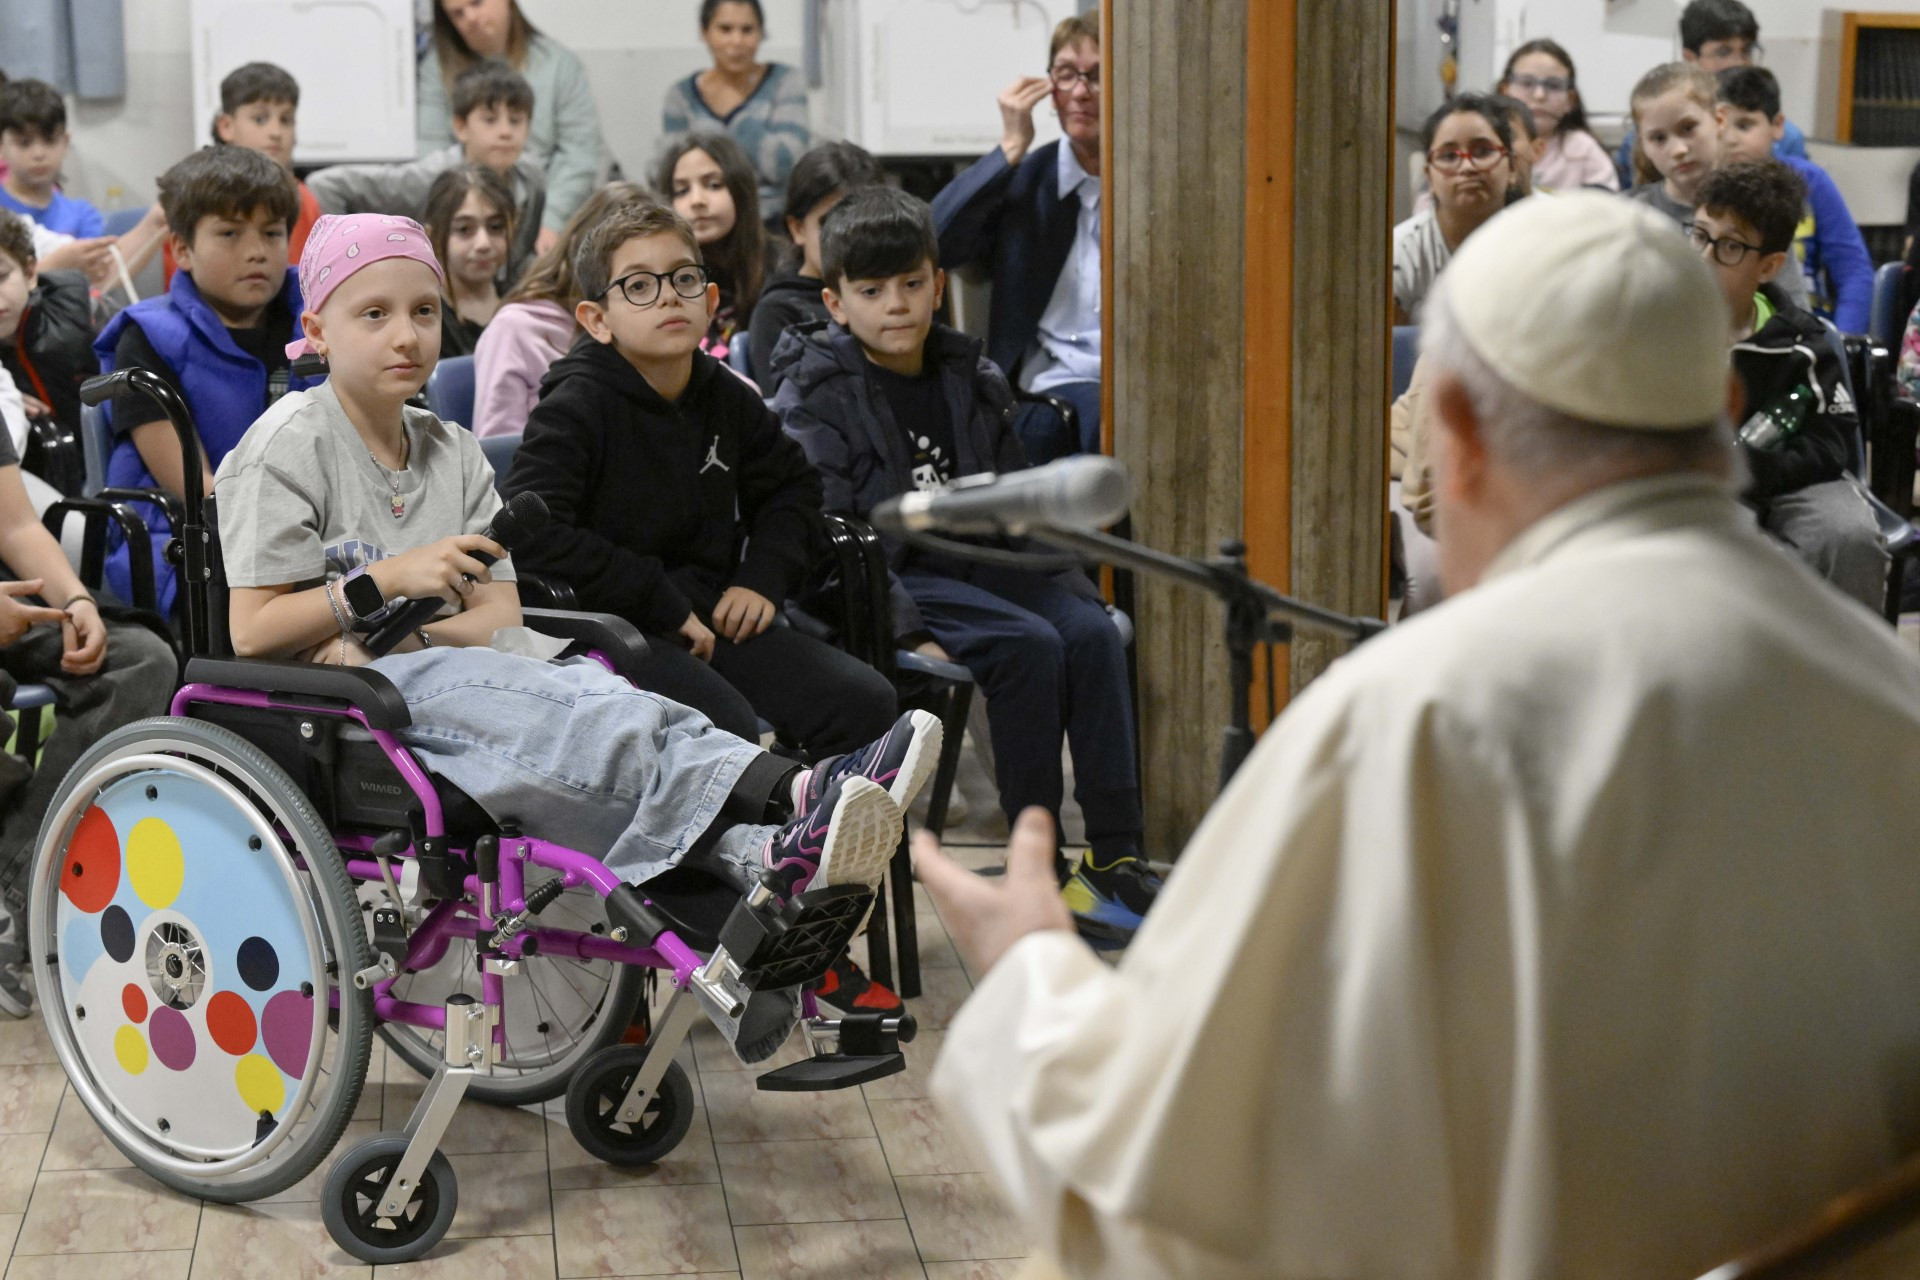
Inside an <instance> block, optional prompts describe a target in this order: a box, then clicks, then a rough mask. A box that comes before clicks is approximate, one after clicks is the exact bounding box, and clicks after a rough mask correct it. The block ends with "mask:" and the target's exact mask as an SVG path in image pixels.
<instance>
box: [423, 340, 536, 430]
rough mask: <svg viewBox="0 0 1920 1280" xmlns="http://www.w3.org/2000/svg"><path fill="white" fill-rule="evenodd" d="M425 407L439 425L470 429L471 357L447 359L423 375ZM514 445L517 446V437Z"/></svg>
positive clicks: (471, 408) (471, 422)
mask: <svg viewBox="0 0 1920 1280" xmlns="http://www.w3.org/2000/svg"><path fill="white" fill-rule="evenodd" d="M427 407H428V408H429V409H431V410H433V416H434V417H436V418H438V419H440V421H442V422H451V423H456V424H458V425H459V426H463V427H465V428H467V429H468V430H469V431H471V430H472V429H473V357H472V356H448V357H447V358H446V359H445V360H442V361H441V362H440V363H439V364H437V365H435V366H434V368H433V372H432V373H430V374H428V375H427ZM513 439H514V443H516V444H518V443H519V441H520V437H519V436H515V437H514V438H513Z"/></svg>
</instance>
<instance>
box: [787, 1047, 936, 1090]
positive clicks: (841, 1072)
mask: <svg viewBox="0 0 1920 1280" xmlns="http://www.w3.org/2000/svg"><path fill="white" fill-rule="evenodd" d="M906 1069H907V1060H906V1058H905V1057H903V1056H902V1055H901V1054H899V1053H898V1052H895V1053H873V1054H845V1053H828V1054H822V1055H821V1056H819V1057H817V1058H802V1059H801V1060H800V1061H798V1062H795V1063H791V1064H789V1065H787V1066H784V1067H781V1068H779V1069H778V1070H774V1071H769V1072H767V1073H766V1074H765V1075H763V1076H761V1077H760V1078H759V1079H758V1080H756V1081H754V1086H755V1087H756V1088H759V1089H764V1090H767V1091H769V1092H772V1093H824V1092H826V1091H827V1090H829V1089H851V1088H853V1087H854V1086H855V1085H862V1084H866V1083H867V1082H868V1081H870V1080H879V1079H882V1078H884V1077H886V1076H891V1075H897V1074H899V1073H900V1072H902V1071H905V1070H906Z"/></svg>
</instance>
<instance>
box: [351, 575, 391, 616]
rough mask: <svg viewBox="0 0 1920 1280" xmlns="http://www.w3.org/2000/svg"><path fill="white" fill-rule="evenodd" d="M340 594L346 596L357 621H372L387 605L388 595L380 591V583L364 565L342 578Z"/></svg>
mask: <svg viewBox="0 0 1920 1280" xmlns="http://www.w3.org/2000/svg"><path fill="white" fill-rule="evenodd" d="M340 594H341V595H343V596H345V597H346V600H347V608H348V609H350V610H352V611H353V620H354V621H355V622H361V623H367V622H372V621H373V620H374V619H375V618H378V617H379V616H380V613H381V611H382V610H383V609H385V608H386V607H387V598H386V596H384V595H382V594H381V593H380V584H379V583H377V582H375V581H374V580H373V575H372V574H370V573H368V572H367V569H366V566H365V565H362V566H360V567H359V568H358V569H355V570H354V571H353V572H352V573H349V574H348V575H347V576H346V577H345V578H343V579H341V585H340Z"/></svg>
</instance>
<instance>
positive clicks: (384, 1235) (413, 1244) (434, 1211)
mask: <svg viewBox="0 0 1920 1280" xmlns="http://www.w3.org/2000/svg"><path fill="white" fill-rule="evenodd" d="M406 1150H407V1135H406V1134H404V1133H377V1134H375V1135H374V1136H373V1137H371V1138H368V1139H367V1140H366V1141H365V1142H362V1143H359V1144H357V1145H355V1146H354V1147H353V1149H352V1150H350V1151H348V1152H347V1153H346V1154H344V1155H342V1156H341V1157H340V1159H339V1160H338V1161H336V1162H335V1163H334V1166H333V1168H332V1169H331V1170H329V1171H328V1173H327V1185H326V1189H325V1190H324V1191H323V1192H321V1196H320V1219H321V1221H323V1222H325V1223H326V1224H327V1234H328V1235H330V1236H332V1237H333V1242H334V1243H335V1244H337V1245H339V1246H340V1247H341V1248H342V1249H345V1250H346V1251H347V1252H348V1253H350V1254H352V1255H353V1256H354V1257H356V1258H358V1259H360V1261H362V1262H371V1263H374V1264H375V1265H383V1264H391V1263H396V1262H412V1261H413V1260H414V1259H415V1258H420V1257H424V1256H425V1255H426V1253H427V1251H428V1250H430V1249H432V1248H433V1246H435V1245H436V1244H439V1243H440V1239H441V1237H443V1236H445V1235H446V1234H447V1228H448V1227H451V1226H452V1225H453V1214H454V1211H455V1210H456V1209H458V1208H459V1207H460V1188H459V1184H458V1183H456V1182H455V1181H454V1176H453V1165H452V1163H451V1162H449V1161H448V1159H447V1158H446V1156H444V1155H442V1154H441V1153H440V1152H438V1151H436V1152H434V1153H433V1156H432V1158H431V1159H429V1160H428V1161H427V1167H426V1169H424V1170H423V1171H422V1172H421V1174H420V1181H418V1182H417V1183H415V1184H414V1186H413V1188H412V1190H411V1191H410V1192H409V1194H408V1196H407V1204H406V1208H405V1209H403V1210H402V1211H401V1212H400V1213H398V1214H396V1215H395V1216H394V1217H391V1218H383V1217H381V1216H380V1212H379V1210H380V1201H381V1199H382V1198H383V1197H384V1196H385V1195H386V1193H387V1184H388V1183H389V1182H391V1181H392V1180H393V1175H394V1171H395V1170H396V1169H398V1168H399V1166H400V1157H401V1156H402V1155H404V1154H405V1153H406Z"/></svg>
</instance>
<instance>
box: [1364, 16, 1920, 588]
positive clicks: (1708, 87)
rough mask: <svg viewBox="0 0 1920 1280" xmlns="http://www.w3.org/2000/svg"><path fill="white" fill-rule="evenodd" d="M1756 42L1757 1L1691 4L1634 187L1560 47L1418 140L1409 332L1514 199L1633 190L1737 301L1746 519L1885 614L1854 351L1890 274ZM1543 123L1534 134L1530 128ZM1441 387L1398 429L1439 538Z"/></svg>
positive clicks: (1426, 525) (1398, 457) (1646, 102)
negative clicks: (1849, 356) (1435, 426)
mask: <svg viewBox="0 0 1920 1280" xmlns="http://www.w3.org/2000/svg"><path fill="white" fill-rule="evenodd" d="M1759 40H1760V30H1759V24H1758V22H1757V21H1756V20H1755V18H1754V16H1753V13H1752V11H1751V10H1749V9H1748V8H1747V6H1746V5H1745V4H1743V3H1741V2H1740V0H1691V2H1690V3H1688V4H1687V5H1686V6H1685V9H1684V10H1683V12H1682V14H1681V18H1680V42H1681V47H1682V60H1681V61H1679V62H1674V63H1668V64H1665V65H1662V66H1658V67H1655V68H1653V69H1652V70H1650V71H1648V72H1647V73H1646V74H1645V75H1644V76H1642V77H1641V78H1640V80H1639V82H1638V83H1637V84H1636V85H1635V86H1634V88H1633V92H1632V96H1631V101H1630V107H1631V115H1632V130H1631V131H1630V133H1629V135H1628V138H1627V145H1626V146H1625V147H1623V149H1622V152H1621V156H1622V166H1623V169H1624V171H1625V172H1624V173H1620V174H1616V173H1615V171H1614V166H1613V164H1612V163H1611V162H1610V161H1609V158H1608V157H1607V155H1606V152H1605V149H1604V148H1603V147H1601V145H1600V144H1599V143H1598V142H1597V141H1596V140H1595V139H1594V138H1593V136H1592V134H1591V132H1590V131H1589V130H1588V129H1587V125H1586V118H1585V113H1584V110H1583V108H1582V106H1581V102H1580V92H1579V89H1578V87H1577V78H1576V74H1575V70H1574V64H1573V57H1572V55H1571V54H1569V53H1568V52H1567V50H1566V49H1564V48H1563V47H1561V46H1560V45H1559V44H1557V43H1555V42H1554V41H1552V40H1534V41H1531V42H1529V43H1528V44H1525V45H1522V46H1521V47H1520V48H1519V49H1517V50H1515V51H1514V53H1513V55H1512V57H1511V58H1509V60H1508V62H1507V66H1506V70H1505V72H1504V73H1503V75H1502V77H1501V80H1500V83H1499V86H1498V89H1499V92H1498V93H1495V94H1482V93H1463V94H1460V95H1458V96H1457V97H1455V98H1453V99H1451V100H1450V101H1449V102H1447V103H1446V104H1444V105H1443V106H1441V107H1440V108H1438V109H1437V110H1436V111H1435V112H1434V113H1433V115H1432V116H1431V117H1430V118H1429V119H1428V121H1427V122H1426V127H1425V129H1424V131H1423V134H1422V138H1421V142H1422V147H1423V150H1424V151H1425V157H1426V175H1427V182H1428V187H1429V191H1430V193H1431V196H1432V202H1431V206H1430V207H1423V208H1422V209H1420V210H1419V211H1418V212H1416V213H1415V215H1414V216H1413V217H1412V218H1410V219H1409V220H1407V221H1406V222H1403V223H1402V224H1400V226H1399V227H1397V228H1395V232H1394V246H1393V249H1394V255H1393V257H1394V262H1393V281H1394V300H1395V310H1396V312H1397V315H1396V321H1397V322H1398V323H1401V324H1417V323H1418V321H1419V317H1420V309H1421V306H1422V304H1423V303H1424V301H1425V299H1426V296H1427V292H1428V290H1429V289H1430V287H1431V286H1432V284H1433V281H1434V280H1435V278H1437V276H1438V275H1439V273H1440V271H1441V270H1442V269H1443V268H1444V267H1445V266H1446V264H1447V262H1448V261H1449V260H1450V259H1451V258H1452V256H1453V254H1454V253H1455V252H1456V251H1457V250H1458V249H1459V247H1460V245H1461V243H1462V242H1464V241H1465V240H1466V238H1467V237H1468V236H1470V235H1472V234H1473V233H1474V232H1475V231H1476V230H1478V229H1479V227H1480V226H1481V225H1482V224H1484V223H1485V222H1487V221H1488V220H1489V219H1491V218H1492V217H1493V216H1494V214H1496V213H1498V212H1499V211H1500V210H1501V209H1502V208H1504V207H1506V205H1508V204H1510V203H1512V202H1513V201H1514V200H1518V199H1522V198H1529V197H1536V196H1537V197H1544V198H1551V195H1552V193H1553V192H1554V191H1557V190H1567V189H1574V188H1579V187H1596V188H1601V189H1605V190H1609V191H1622V190H1624V193H1625V197H1626V198H1627V199H1631V200H1636V201H1639V202H1642V203H1644V204H1646V205H1647V206H1648V207H1650V208H1652V209H1653V210H1655V211H1656V212H1658V213H1659V214H1661V215H1663V216H1664V217H1666V218H1668V219H1671V220H1672V223H1673V225H1674V227H1675V230H1676V231H1678V232H1680V233H1682V234H1686V235H1688V236H1690V237H1691V238H1692V241H1693V243H1694V245H1695V246H1696V247H1697V248H1698V250H1699V252H1700V253H1701V254H1702V255H1704V256H1705V257H1706V259H1707V260H1708V262H1709V263H1710V264H1711V265H1712V267H1713V269H1714V271H1715V272H1716V273H1717V275H1718V276H1719V279H1720V281H1721V284H1722V287H1723V288H1724V290H1725V291H1726V294H1727V304H1728V308H1729V312H1730V315H1731V318H1732V321H1733V331H1734V334H1735V342H1734V346H1733V350H1732V352H1731V353H1730V354H1731V363H1732V367H1733V370H1734V372H1735V373H1736V374H1737V375H1738V377H1739V379H1740V381H1741V383H1742V385H1743V388H1744V390H1745V393H1746V396H1745V403H1746V409H1745V413H1746V415H1747V419H1746V421H1745V424H1744V425H1743V426H1742V428H1741V432H1740V439H1741V442H1742V445H1743V446H1744V447H1743V453H1744V455H1745V459H1746V463H1747V470H1748V473H1749V476H1750V480H1749V483H1748V487H1747V489H1746V491H1745V495H1744V496H1745V498H1746V501H1747V503H1748V505H1749V506H1751V507H1752V508H1753V510H1754V512H1755V514H1756V516H1757V518H1758V519H1759V521H1760V523H1761V525H1762V527H1764V528H1765V529H1767V530H1768V531H1769V532H1770V533H1772V534H1773V535H1774V536H1775V537H1776V538H1777V539H1778V540H1779V541H1780V542H1781V543H1783V544H1784V545H1785V546H1787V547H1789V548H1791V549H1792V550H1793V551H1794V552H1795V553H1797V554H1798V555H1799V556H1800V557H1801V558H1802V559H1804V560H1805V561H1806V562H1807V563H1808V564H1809V565H1811V566H1812V567H1813V568H1814V569H1815V570H1816V571H1817V572H1819V573H1821V574H1822V575H1823V576H1825V577H1826V578H1828V579H1829V580H1830V581H1832V582H1833V583H1834V584H1835V586H1837V587H1838V588H1839V589H1840V590H1842V591H1844V592H1846V593H1847V594H1849V595H1851V596H1853V597H1855V598H1856V599H1859V600H1860V601H1861V602H1862V603H1863V604H1866V605H1867V606H1869V607H1871V608H1873V609H1875V610H1876V611H1877V610H1879V609H1880V608H1881V607H1882V605H1883V603H1884V601H1885V596H1886V590H1887V568H1888V556H1887V551H1886V548H1885V546H1884V543H1883V539H1882V536H1881V534H1880V531H1879V528H1878V525H1877V523H1876V521H1875V518H1874V513H1873V510H1872V508H1871V506H1870V505H1869V502H1868V500H1867V498H1866V496H1865V494H1864V492H1863V491H1862V489H1861V488H1860V485H1859V481H1858V478H1857V477H1856V476H1855V475H1854V474H1852V473H1853V472H1854V471H1856V470H1857V465H1858V464H1857V463H1856V462H1855V460H1854V454H1855V452H1856V451H1857V449H1858V441H1859V434H1860V426H1859V421H1858V418H1857V415H1856V412H1855V406H1854V404H1853V401H1852V396H1851V393H1850V391H1849V389H1848V384H1847V378H1846V374H1845V369H1844V363H1843V353H1842V348H1841V345H1840V335H1841V334H1842V333H1849V334H1859V333H1865V332H1866V331H1867V328H1868V318H1869V312H1870V305H1871V300H1872V295H1873V287H1874V280H1873V263H1872V259H1871V258H1870V256H1869V255H1868V252H1867V248H1866V244H1865V242H1864V240H1863V239H1862V236H1861V233H1860V229H1859V227H1858V226H1856V225H1855V223H1854V220H1853V218H1852V216H1851V215H1850V214H1849V212H1848V210H1847V205H1846V202H1845V200H1843V199H1842V198H1841V196H1840V193H1839V190H1838V189H1837V188H1836V187H1835V185H1834V182H1833V179H1832V178H1831V177H1829V176H1828V175H1827V173H1826V171H1825V170H1823V169H1822V168H1821V167H1820V166H1819V165H1817V164H1815V163H1813V162H1812V161H1811V160H1809V159H1807V158H1806V149H1805V145H1804V138H1803V137H1802V136H1801V134H1800V132H1799V130H1797V129H1795V128H1794V126H1793V125H1792V124H1791V123H1790V122H1789V121H1788V120H1787V119H1786V117H1785V116H1784V114H1782V112H1781V105H1780V86H1779V82H1778V81H1777V80H1776V79H1775V77H1774V75H1773V73H1772V72H1770V71H1768V70H1767V69H1766V68H1765V67H1762V66H1759V65H1756V61H1755V60H1756V57H1757V54H1758V49H1759ZM1508 95H1511V96H1508ZM1527 117H1531V121H1530V123H1531V125H1532V126H1533V128H1532V129H1529V130H1523V129H1521V128H1519V127H1517V126H1519V125H1520V124H1521V123H1522V122H1523V121H1525V120H1526V118H1527ZM1529 135H1531V136H1533V137H1534V138H1535V139H1536V140H1535V141H1533V142H1531V143H1529V142H1528V140H1527V138H1528V136H1529ZM1916 352H1917V353H1920V343H1916ZM1424 385H1425V382H1424V379H1423V378H1422V376H1421V371H1420V370H1419V369H1417V368H1416V370H1415V371H1414V375H1413V381H1412V384H1411V385H1410V386H1409V387H1408V390H1407V392H1406V394H1405V395H1404V396H1403V397H1402V400H1401V401H1400V402H1397V403H1396V405H1395V407H1394V417H1393V430H1394V443H1395V461H1396V464H1397V466H1398V470H1397V472H1396V478H1397V479H1398V480H1399V481H1400V484H1401V488H1400V494H1401V501H1402V502H1403V504H1404V505H1405V506H1406V508H1407V510H1408V512H1409V513H1410V514H1411V515H1412V517H1413V519H1414V523H1415V525H1416V526H1417V527H1418V528H1419V529H1420V530H1422V531H1427V532H1430V531H1431V524H1430V521H1431V515H1432V483H1431V482H1432V477H1431V474H1430V470H1429V466H1428V462H1427V457H1426V448H1427V439H1426V424H1425V421H1424V414H1423V410H1422V405H1421V401H1422V397H1423V393H1424ZM1409 593H1410V594H1409V600H1410V601H1411V600H1418V602H1419V603H1420V604H1425V603H1431V600H1432V598H1433V597H1434V594H1435V587H1434V585H1433V584H1432V583H1431V582H1429V583H1427V584H1424V586H1422V587H1420V588H1416V587H1415V586H1414V585H1413V584H1409Z"/></svg>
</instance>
